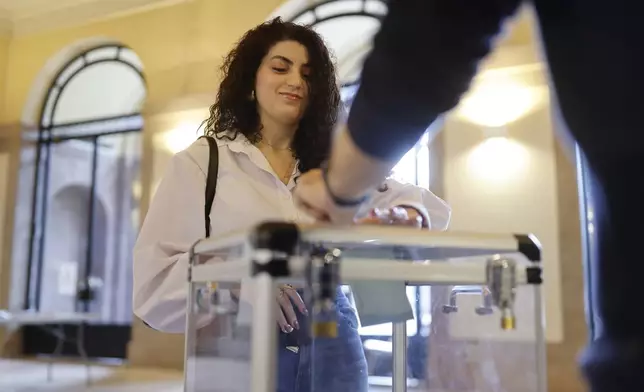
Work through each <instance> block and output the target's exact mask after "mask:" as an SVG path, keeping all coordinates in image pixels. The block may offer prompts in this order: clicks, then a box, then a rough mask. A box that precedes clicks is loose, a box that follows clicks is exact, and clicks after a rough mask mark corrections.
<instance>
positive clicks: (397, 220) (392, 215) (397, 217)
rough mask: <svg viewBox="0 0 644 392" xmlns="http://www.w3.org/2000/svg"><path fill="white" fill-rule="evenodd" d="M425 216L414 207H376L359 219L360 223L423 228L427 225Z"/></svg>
mask: <svg viewBox="0 0 644 392" xmlns="http://www.w3.org/2000/svg"><path fill="white" fill-rule="evenodd" d="M423 221H424V218H423V216H422V215H421V214H419V213H418V211H416V210H415V209H414V208H409V207H392V208H374V209H372V210H371V211H370V212H369V215H368V216H367V217H365V218H361V219H357V220H356V221H355V223H356V224H359V225H394V226H410V227H416V228H419V229H420V228H422V227H424V226H425V224H424V222H423Z"/></svg>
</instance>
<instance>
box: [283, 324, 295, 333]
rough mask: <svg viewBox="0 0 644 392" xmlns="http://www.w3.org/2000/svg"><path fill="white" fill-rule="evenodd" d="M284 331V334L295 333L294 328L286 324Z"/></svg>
mask: <svg viewBox="0 0 644 392" xmlns="http://www.w3.org/2000/svg"><path fill="white" fill-rule="evenodd" d="M282 331H283V332H284V333H291V332H293V327H291V326H290V325H288V324H286V325H285V326H284V327H283V328H282Z"/></svg>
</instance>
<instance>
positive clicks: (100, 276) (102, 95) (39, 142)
mask: <svg viewBox="0 0 644 392" xmlns="http://www.w3.org/2000/svg"><path fill="white" fill-rule="evenodd" d="M146 91H147V89H146V83H145V77H144V74H143V66H142V63H141V61H140V60H139V58H138V56H137V55H136V53H134V51H133V50H132V49H130V48H128V47H126V46H124V45H121V44H116V43H115V44H104V45H100V46H95V47H92V48H90V49H88V50H84V51H82V52H81V53H79V54H78V55H76V56H75V57H74V58H72V59H70V60H69V61H67V62H66V63H65V64H63V65H62V66H61V67H60V68H59V70H58V72H57V74H56V75H55V76H54V77H53V78H52V79H51V82H50V85H49V88H48V90H47V91H46V93H45V96H44V97H43V99H42V102H43V103H42V107H41V110H40V116H39V119H38V128H37V131H36V132H35V133H31V134H27V135H25V137H26V138H27V139H31V141H34V142H35V147H36V148H35V157H33V156H32V158H29V159H23V163H22V167H21V174H22V173H29V174H28V176H33V177H32V179H33V181H32V182H31V183H30V184H29V183H26V181H25V184H23V183H22V182H23V180H22V175H21V184H20V186H19V188H20V189H19V193H20V192H25V193H27V192H28V193H30V195H31V197H30V198H24V197H20V196H19V198H18V200H23V199H24V200H28V206H27V205H19V206H17V209H18V210H19V211H18V214H20V213H21V212H20V210H29V211H30V214H26V215H27V216H29V215H30V219H31V225H30V227H29V229H28V235H25V233H23V232H19V233H16V238H18V239H23V238H25V237H27V238H28V242H27V243H19V244H16V243H14V248H15V247H16V245H17V247H18V248H20V246H23V247H26V251H25V252H23V251H22V250H20V249H18V251H17V252H14V254H18V255H21V254H22V255H25V256H26V257H24V258H23V260H24V259H26V261H27V263H26V265H27V271H26V272H27V279H26V282H27V289H26V292H25V298H24V306H25V308H27V309H31V310H38V311H46V312H70V311H71V312H73V311H81V312H92V313H96V314H97V315H100V322H99V323H100V324H101V326H102V331H103V332H102V333H105V334H107V335H105V336H106V339H105V341H106V342H109V345H111V347H96V350H97V351H96V352H94V353H90V355H96V356H106V357H113V356H117V357H125V354H126V344H127V341H126V340H123V339H121V340H123V342H116V341H115V340H113V339H110V338H116V337H117V336H124V337H126V336H127V334H123V332H122V331H117V330H116V329H119V328H121V329H122V328H126V329H129V328H130V325H131V317H132V316H131V315H132V309H131V305H130V303H131V291H132V288H131V274H132V271H131V268H132V267H131V265H132V260H131V249H132V246H133V243H134V240H135V234H136V232H137V231H138V221H136V219H133V217H137V216H138V208H139V200H138V194H137V192H136V191H137V189H136V188H135V184H137V183H138V175H139V162H140V150H141V140H140V139H141V137H140V136H141V135H140V131H141V129H142V127H143V118H142V117H141V114H140V112H141V108H142V105H143V102H144V99H145V97H146ZM31 173H33V174H31ZM16 230H17V231H21V230H25V229H24V228H16ZM17 261H18V260H17V259H16V256H14V262H17ZM21 264H22V265H24V263H21ZM14 265H19V264H14ZM106 327H107V329H105V328H106ZM111 327H114V328H112V329H110V328H111ZM110 331H112V332H113V333H112V332H110ZM25 333H26V334H27V335H33V336H31V338H32V339H33V340H34V341H36V340H38V339H42V337H41V336H36V335H38V334H39V332H38V330H35V329H34V330H31V329H30V330H26V331H25ZM88 333H90V332H89V331H88ZM108 335H110V336H108ZM119 339H120V338H119ZM41 341H42V340H41ZM116 346H118V348H116V350H117V351H116V352H115V351H114V349H115V347H116ZM31 349H32V350H35V352H33V353H38V352H39V351H38V350H39V348H33V347H32V348H31ZM27 350H28V351H29V349H27ZM115 353H116V354H115ZM29 354H32V352H29Z"/></svg>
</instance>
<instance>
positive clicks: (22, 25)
mask: <svg viewBox="0 0 644 392" xmlns="http://www.w3.org/2000/svg"><path fill="white" fill-rule="evenodd" d="M187 1H191V0H0V34H3V33H4V34H13V35H16V36H19V35H25V34H30V33H35V32H38V31H45V30H51V29H55V28H61V27H65V26H70V25H78V24H82V23H86V22H88V21H93V20H97V19H102V18H106V17H110V16H115V15H119V14H124V13H132V12H137V11H141V10H145V9H150V8H156V7H162V6H167V5H172V4H176V3H181V2H187ZM211 1H216V0H211ZM526 8H527V7H524V9H523V10H522V11H521V12H520V13H519V17H518V18H514V20H513V23H511V28H510V29H508V30H509V31H508V32H507V34H505V37H504V38H503V39H502V40H501V41H502V42H501V43H502V44H505V45H508V44H509V45H522V44H526V43H530V42H532V41H533V39H534V25H533V23H532V19H533V18H531V15H530V12H529V11H528V10H527V9H526Z"/></svg>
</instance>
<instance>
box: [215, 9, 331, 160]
mask: <svg viewBox="0 0 644 392" xmlns="http://www.w3.org/2000/svg"><path fill="white" fill-rule="evenodd" d="M286 40H292V41H297V42H299V43H300V44H302V45H303V46H304V47H305V48H306V49H307V51H308V57H309V64H310V66H311V73H310V75H309V77H308V78H307V83H308V85H309V104H308V106H307V108H306V111H305V113H304V115H303V116H302V119H301V121H300V124H299V126H298V129H297V131H296V133H295V136H294V138H293V142H292V144H291V149H292V151H293V156H294V157H295V158H296V159H297V160H298V161H299V163H298V169H299V171H300V172H301V173H304V172H306V171H308V170H311V169H315V168H318V167H319V166H320V164H321V163H322V162H323V161H324V160H325V159H327V157H328V155H329V149H330V143H331V132H332V129H333V126H334V125H335V123H336V121H337V119H338V111H339V110H340V102H341V101H340V92H339V87H338V84H337V80H336V74H335V65H334V63H333V60H332V58H331V55H330V53H329V50H328V49H327V47H326V45H325V43H324V41H323V39H322V38H321V37H320V35H318V34H317V33H316V32H315V31H313V30H312V29H311V28H309V27H306V26H302V25H298V24H295V23H290V22H284V21H282V20H281V19H280V18H275V19H273V20H271V21H268V22H265V23H262V24H261V25H259V26H257V27H255V28H253V29H252V30H250V31H248V32H247V33H246V34H244V36H243V37H242V38H241V39H240V40H239V42H238V43H237V45H236V46H235V48H234V49H233V50H232V51H230V53H229V54H228V55H227V56H226V58H225V60H224V63H223V65H222V66H221V71H222V74H223V75H224V77H223V80H222V81H221V84H220V85H219V92H218V93H217V99H216V101H215V103H214V104H213V105H212V106H211V107H210V117H209V118H208V120H206V121H205V129H204V133H205V134H206V135H209V136H215V137H217V138H219V139H221V138H224V137H227V138H229V139H235V138H236V137H237V136H238V135H239V133H241V134H243V135H244V136H246V138H247V139H248V140H249V141H250V142H251V143H257V142H259V141H260V140H261V138H262V135H261V133H260V131H261V128H262V126H261V124H260V118H259V114H258V112H257V107H256V103H255V102H254V101H252V100H249V97H250V96H251V94H252V91H253V90H254V89H255V77H256V74H257V70H258V69H259V66H260V65H261V62H262V59H263V58H264V57H265V56H266V54H267V53H268V52H269V51H270V49H271V48H272V47H273V46H274V45H275V44H277V43H278V42H281V41H286Z"/></svg>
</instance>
